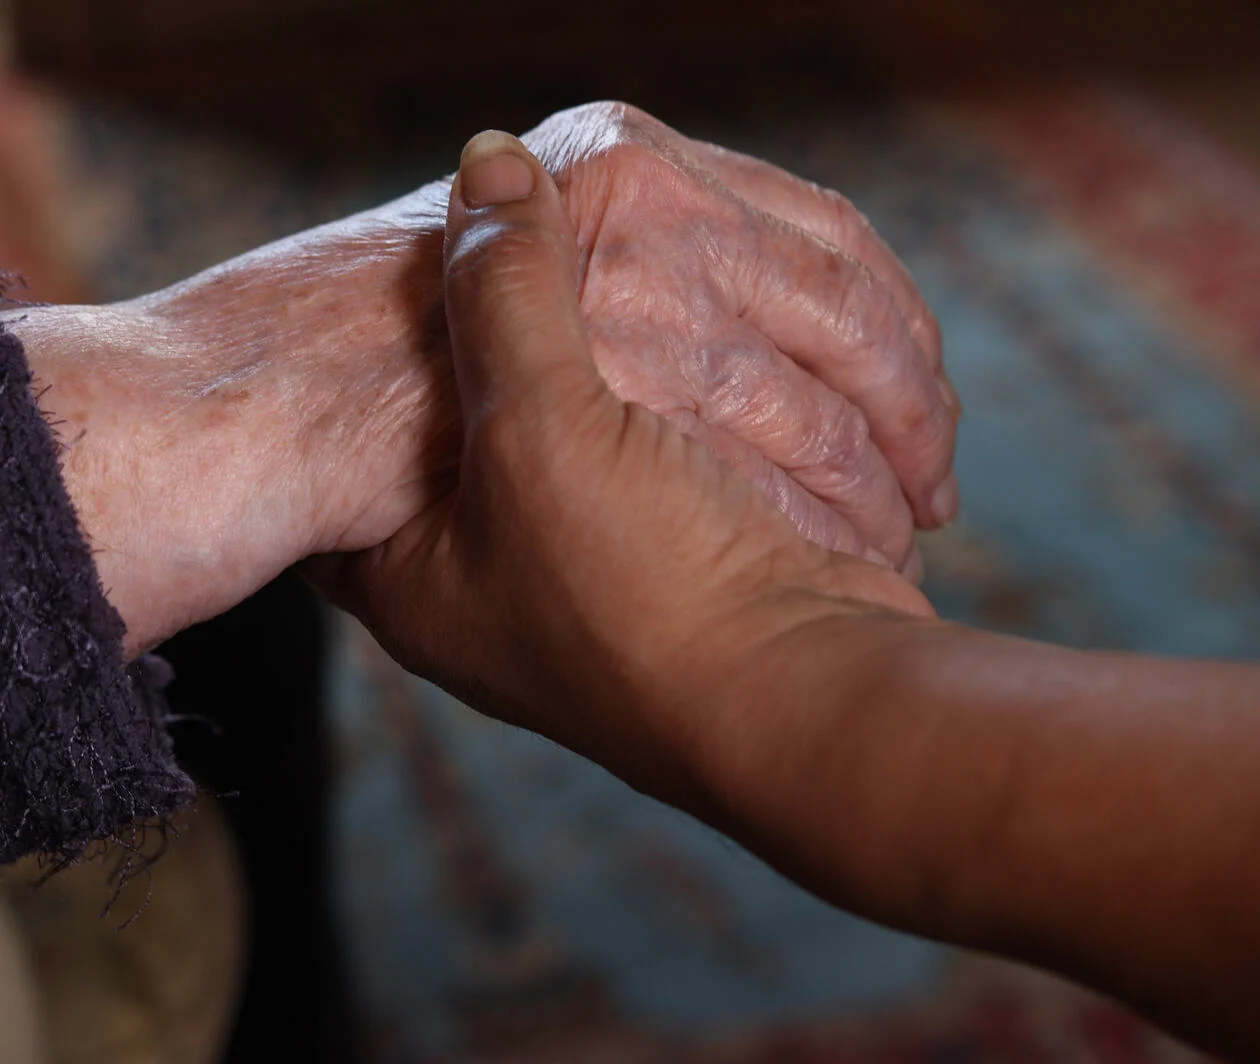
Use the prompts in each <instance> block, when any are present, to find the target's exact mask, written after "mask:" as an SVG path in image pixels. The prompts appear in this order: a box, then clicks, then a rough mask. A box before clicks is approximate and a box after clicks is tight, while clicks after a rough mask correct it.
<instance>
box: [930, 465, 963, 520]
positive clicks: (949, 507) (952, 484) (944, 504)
mask: <svg viewBox="0 0 1260 1064" xmlns="http://www.w3.org/2000/svg"><path fill="white" fill-rule="evenodd" d="M931 505H932V516H933V517H934V518H935V519H936V523H937V524H939V525H947V524H949V523H950V522H951V521H952V520H953V519H954V518H955V517H957V516H958V476H957V475H956V474H954V473H950V475H949V476H948V477H946V478H945V480H943V481H942V482H941V483H940V484H939V485H937V488H936V491H934V492H933V493H932V504H931Z"/></svg>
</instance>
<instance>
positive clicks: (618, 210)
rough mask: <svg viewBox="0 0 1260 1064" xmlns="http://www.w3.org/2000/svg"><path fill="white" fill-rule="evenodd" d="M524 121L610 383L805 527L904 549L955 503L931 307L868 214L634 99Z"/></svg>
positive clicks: (843, 544)
mask: <svg viewBox="0 0 1260 1064" xmlns="http://www.w3.org/2000/svg"><path fill="white" fill-rule="evenodd" d="M523 139H524V141H525V143H526V144H527V145H528V146H529V148H530V150H531V151H533V152H534V154H535V155H537V156H538V157H539V158H540V160H541V161H542V162H543V163H544V165H546V166H547V168H548V169H549V170H550V171H551V172H552V173H553V174H555V175H558V178H559V185H560V188H561V190H562V192H563V194H564V197H565V200H566V204H567V206H568V209H569V212H570V216H571V218H572V220H573V223H574V226H575V229H576V231H577V236H578V246H579V249H580V252H581V255H582V275H581V278H580V282H579V283H580V286H581V287H580V293H581V306H582V310H583V314H584V317H585V320H586V322H587V328H588V332H589V336H590V340H591V346H592V351H593V354H594V357H595V361H596V365H597V366H598V367H599V369H600V372H601V374H602V375H603V376H604V378H605V380H606V381H607V382H608V383H609V384H610V386H611V387H612V389H613V391H614V392H615V393H616V394H617V395H618V396H619V397H620V398H622V399H624V400H628V401H633V402H638V403H641V404H642V405H644V406H647V407H648V408H649V409H651V410H653V411H655V412H657V413H659V414H663V415H665V416H666V417H668V418H669V419H670V420H672V421H674V422H675V423H676V424H677V425H679V426H680V427H682V428H683V429H684V430H685V431H687V432H688V433H689V434H692V435H695V436H697V437H699V438H700V439H702V440H704V441H705V442H707V443H709V444H710V445H711V446H712V447H713V449H714V450H716V451H717V452H718V453H719V454H720V455H722V456H723V457H724V458H726V459H727V460H728V461H729V462H731V463H732V464H733V465H735V466H736V467H737V468H739V469H740V470H741V471H742V472H743V473H745V475H747V476H749V477H750V478H751V479H753V480H754V481H755V482H756V483H757V484H758V485H760V486H761V487H762V488H763V490H765V491H766V492H767V494H769V495H770V496H771V498H773V499H774V500H775V501H776V502H777V503H778V505H779V506H780V508H782V509H783V510H784V511H785V512H786V513H787V514H788V515H789V516H790V517H791V518H792V519H793V520H794V521H795V522H796V524H797V525H798V527H799V528H800V529H801V530H802V532H803V533H804V534H805V535H806V536H807V537H808V538H810V539H812V540H814V541H816V542H818V543H821V544H823V545H824V546H828V547H831V548H834V549H838V550H843V551H846V552H848V553H861V552H862V551H863V550H864V549H866V548H871V547H873V548H874V549H875V550H877V551H879V552H880V553H881V554H883V555H885V556H886V557H888V558H889V559H891V560H892V561H893V562H894V563H896V564H898V565H904V564H906V563H907V562H912V548H913V543H912V540H911V532H912V530H913V527H914V525H915V524H916V523H917V524H918V525H919V526H920V527H923V528H935V527H937V526H939V525H940V524H943V523H945V522H946V521H948V520H951V519H952V518H953V517H954V515H955V513H956V507H957V492H956V486H955V484H954V482H953V480H952V479H951V461H952V457H953V442H954V426H955V419H956V414H957V411H958V405H957V399H956V397H955V395H954V392H953V389H952V388H951V387H950V385H949V383H948V381H947V379H946V377H945V375H944V371H943V367H942V364H941V342H940V334H939V330H938V328H937V325H936V322H935V319H934V318H933V317H932V315H931V313H930V311H929V310H928V309H927V307H926V305H925V304H924V302H923V300H922V297H921V296H920V295H919V294H918V291H917V289H916V288H915V287H914V284H913V282H912V281H911V279H910V277H909V276H908V274H907V273H906V271H905V269H904V267H903V266H902V265H901V264H900V262H898V260H897V259H896V257H895V256H894V255H893V254H892V253H891V252H890V251H889V250H888V248H887V247H886V246H885V245H884V244H883V242H882V241H881V240H880V239H879V237H878V236H877V235H876V234H875V233H874V231H873V230H872V229H871V227H870V225H869V224H868V223H867V221H866V219H865V218H864V217H862V215H861V214H859V213H858V211H857V210H856V209H855V208H854V207H853V206H852V205H851V204H850V203H849V202H848V201H847V200H845V199H844V198H843V197H841V196H839V195H837V194H836V193H833V192H830V191H827V190H824V189H820V188H818V187H816V186H813V185H811V184H808V183H806V182H804V181H801V180H800V179H798V178H795V177H792V176H791V175H789V174H786V173H784V172H783V171H780V170H778V169H776V168H774V167H772V166H770V165H769V164H767V163H764V162H761V161H759V160H755V159H750V158H748V157H746V156H742V155H738V154H736V153H733V152H728V151H725V150H723V149H721V148H717V147H715V146H713V145H709V144H704V143H700V142H697V141H692V140H688V139H687V138H685V137H682V136H680V135H679V134H678V133H676V132H674V131H673V130H671V129H669V128H668V127H667V126H664V125H662V124H661V123H660V122H658V121H656V120H655V119H653V118H651V117H650V116H648V115H645V114H643V113H642V112H640V111H636V110H634V109H633V108H627V107H625V106H624V105H619V104H611V105H608V104H599V105H593V106H591V107H588V108H581V109H578V110H577V111H573V112H566V113H564V114H561V115H558V116H556V117H554V118H552V119H550V120H548V121H547V122H545V123H543V125H541V126H540V127H538V128H537V129H536V130H534V131H533V132H531V133H529V134H527V135H526V136H525V137H524V138H523ZM938 491H939V493H940V495H939V497H938V499H937V503H936V506H935V507H934V506H933V498H934V495H935V494H936V493H937V492H938ZM934 511H935V512H934ZM912 564H917V563H913V562H912Z"/></svg>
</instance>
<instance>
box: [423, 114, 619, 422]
mask: <svg viewBox="0 0 1260 1064" xmlns="http://www.w3.org/2000/svg"><path fill="white" fill-rule="evenodd" d="M577 277H578V266H577V244H576V240H575V237H574V234H573V225H572V223H571V222H570V220H569V215H568V211H567V210H566V209H565V207H564V204H563V202H562V201H561V199H560V193H559V191H558V190H557V188H556V185H555V182H554V181H552V179H551V175H550V174H548V173H547V171H546V170H545V169H544V168H543V166H542V164H541V163H539V162H538V160H537V159H535V158H534V156H533V155H531V154H530V152H529V149H527V148H526V147H525V145H524V144H522V143H521V142H520V141H519V140H517V139H516V138H515V137H513V136H511V135H509V134H507V133H501V132H498V131H497V130H489V131H487V132H485V133H479V134H478V135H477V136H475V137H473V139H472V140H470V141H469V142H468V144H467V145H466V146H465V148H464V152H463V155H462V157H461V158H460V165H459V175H458V177H457V178H456V180H455V183H454V186H453V188H452V189H451V198H450V206H449V207H448V213H447V223H446V248H445V281H446V320H447V327H448V329H449V332H450V338H451V348H452V357H453V359H454V364H455V375H456V380H457V382H458V385H459V394H460V403H461V406H462V407H463V411H464V422H465V426H466V427H467V429H471V428H472V427H473V426H474V424H475V423H476V422H477V421H478V420H479V418H480V417H481V416H483V415H484V414H485V413H486V412H487V411H489V410H492V409H494V408H496V407H500V406H501V405H502V404H503V403H504V402H505V401H506V402H512V401H515V400H520V399H525V398H530V397H531V396H532V397H534V398H538V399H542V398H543V395H544V393H547V394H550V395H552V396H554V397H555V398H557V399H559V398H561V397H563V396H564V395H566V394H569V393H570V392H571V390H572V389H574V388H577V389H579V390H583V389H589V390H591V391H592V392H595V391H602V390H603V383H602V381H601V380H600V378H599V375H598V373H597V372H596V370H595V366H594V364H593V363H592V361H591V357H590V354H589V352H588V349H587V344H586V331H585V328H584V326H583V324H582V317H581V312H580V309H579V306H578V297H577ZM541 405H542V406H543V407H545V406H546V403H545V402H544V403H543V404H541Z"/></svg>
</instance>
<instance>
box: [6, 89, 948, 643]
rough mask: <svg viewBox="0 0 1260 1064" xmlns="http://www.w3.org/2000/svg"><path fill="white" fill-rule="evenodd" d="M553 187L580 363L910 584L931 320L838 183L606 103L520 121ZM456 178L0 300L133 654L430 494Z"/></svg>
mask: <svg viewBox="0 0 1260 1064" xmlns="http://www.w3.org/2000/svg"><path fill="white" fill-rule="evenodd" d="M526 139H527V140H528V142H529V143H530V144H531V145H532V146H533V147H534V149H535V150H536V151H537V152H538V153H539V155H540V156H541V157H542V158H544V159H546V160H547V161H548V165H549V166H550V167H551V168H552V170H553V172H554V173H555V174H556V176H557V179H558V180H559V181H560V183H561V184H562V186H563V187H564V196H565V202H566V206H567V209H568V211H569V214H570V218H571V220H572V222H573V225H574V226H575V228H576V230H577V232H578V233H579V234H580V236H579V247H580V249H581V257H582V266H581V284H582V297H581V299H582V306H583V313H584V316H585V319H586V321H587V324H588V327H589V329H590V336H591V346H592V352H593V354H594V357H595V358H596V361H597V363H598V365H599V368H600V371H601V372H602V373H603V374H604V376H605V378H606V379H607V380H608V382H609V384H610V386H611V387H612V388H613V389H614V391H615V392H616V393H617V394H618V395H620V396H622V397H623V398H625V399H628V400H634V401H637V402H641V403H643V404H644V405H646V406H648V407H650V408H651V409H653V410H656V411H658V412H659V413H661V414H662V415H663V416H666V417H668V418H670V419H671V421H673V422H674V423H675V424H677V425H679V426H681V427H682V428H683V429H684V430H685V431H687V432H688V433H690V434H691V435H693V436H695V437H697V438H700V439H703V440H704V441H705V442H706V443H707V444H709V445H710V446H711V447H712V448H714V449H715V450H716V451H717V452H718V453H720V454H722V455H723V457H724V458H726V459H727V460H728V461H729V462H730V463H731V464H732V465H734V466H735V467H737V468H738V469H740V470H741V472H742V473H744V475H745V476H747V477H748V478H749V479H751V480H753V481H754V482H756V483H757V484H758V485H759V486H761V487H762V489H763V491H765V492H766V493H767V494H768V495H769V496H770V497H771V498H773V499H774V500H775V502H776V503H777V504H778V505H779V506H780V507H781V508H782V509H783V510H784V511H785V512H786V513H788V514H789V515H790V516H791V517H792V519H793V520H794V521H795V522H796V524H797V526H798V527H799V528H800V529H801V531H802V532H803V533H804V534H805V535H806V536H807V537H808V538H810V539H813V540H815V541H817V542H820V543H823V544H825V545H827V546H828V547H832V548H835V549H839V550H845V551H850V552H853V553H865V554H867V556H869V557H875V558H883V559H886V560H887V561H888V562H890V563H891V564H893V565H895V566H898V567H900V568H901V569H902V570H903V571H905V572H907V573H909V574H910V575H911V576H917V574H918V573H919V572H920V571H921V562H920V560H919V556H918V553H917V550H916V549H915V547H914V544H913V539H912V532H913V529H914V527H915V525H916V524H917V525H918V526H920V527H924V528H931V527H937V526H939V525H940V524H942V523H944V522H946V521H948V520H951V519H952V518H953V517H954V515H955V514H956V512H957V507H958V493H957V485H956V481H955V479H954V477H953V473H952V469H951V465H952V460H953V444H954V429H955V424H956V420H957V415H958V406H957V399H956V397H955V396H954V393H953V389H952V388H951V387H950V385H949V382H948V380H947V378H946V377H945V374H944V370H943V369H942V366H941V352H940V338H939V334H938V331H937V328H936V323H935V321H934V320H933V318H932V316H931V314H930V313H929V311H928V310H927V307H926V306H925V305H924V303H923V300H922V298H921V297H920V296H919V294H918V292H917V291H916V289H915V287H914V285H913V283H912V281H911V280H910V278H909V275H908V274H907V273H906V271H905V269H904V268H903V267H902V266H901V264H900V263H899V262H898V261H897V259H896V258H895V257H894V256H893V255H892V253H891V252H890V251H889V250H888V249H887V248H886V247H885V246H884V245H883V244H882V242H881V241H880V240H879V238H878V237H877V236H876V235H875V234H874V232H873V231H872V230H871V229H870V226H869V225H867V223H866V221H865V219H863V218H862V216H861V215H860V214H858V212H857V211H856V210H854V208H853V207H852V205H851V204H849V203H848V202H847V201H846V200H844V199H843V197H841V196H839V195H838V194H836V193H834V192H830V191H828V190H825V189H820V188H818V187H816V186H814V185H811V184H809V183H808V182H805V181H801V180H800V179H798V178H795V177H792V176H791V175H789V174H786V173H784V172H782V171H780V170H777V169H776V168H774V167H771V166H769V165H768V164H765V163H761V162H759V161H757V160H753V159H748V158H746V157H744V156H740V155H736V154H734V153H730V152H725V151H723V150H721V149H719V148H716V147H714V146H712V145H708V144H703V143H700V142H698V141H693V140H690V139H688V138H686V137H684V136H682V135H680V134H679V133H677V132H675V131H674V130H672V129H669V128H668V127H667V126H664V125H662V124H661V123H660V122H657V121H656V120H655V119H653V118H651V117H650V116H648V115H646V114H644V113H643V112H641V111H638V110H635V109H634V108H631V107H628V106H626V105H624V104H591V105H588V106H586V107H582V108H577V109H575V110H572V111H567V112H563V113H561V114H559V115H556V116H554V117H552V118H550V119H548V120H547V121H546V122H544V123H543V124H542V125H541V126H539V127H538V128H537V129H535V130H533V131H532V132H531V133H529V134H527V135H526ZM449 187H450V183H449V181H440V182H436V183H435V184H433V185H430V186H426V187H425V188H422V189H420V190H419V191H417V192H415V193H414V194H412V195H410V196H407V197H404V198H403V199H401V200H399V201H397V202H395V203H390V204H386V205H385V206H382V207H379V208H376V209H374V210H370V211H367V212H365V213H363V214H361V215H357V216H355V217H352V218H348V219H345V220H343V221H340V222H336V223H333V224H331V225H328V226H324V227H322V228H319V229H315V230H312V231H310V232H307V233H302V234H299V235H297V236H295V237H291V238H289V239H288V240H284V241H281V242H280V243H278V244H275V245H272V246H270V247H266V248H261V249H259V250H257V251H254V252H251V253H249V254H246V255H243V256H241V257H240V258H238V259H235V260H233V261H231V262H228V263H225V264H223V265H221V266H218V267H215V268H214V269H211V270H208V271H206V272H205V273H203V274H200V275H198V276H197V277H194V278H191V279H189V280H188V281H185V282H183V283H181V284H177V285H175V286H173V287H171V288H169V289H166V290H164V291H161V292H157V293H154V294H153V295H150V296H146V297H144V298H140V299H136V300H132V301H130V302H126V303H121V304H115V305H113V306H108V307H51V308H45V309H39V310H23V311H18V310H15V311H9V312H6V313H5V314H4V316H3V317H4V319H5V320H6V321H7V322H8V323H9V325H10V327H11V328H12V329H13V330H14V331H15V332H17V333H18V334H19V336H20V337H21V338H22V340H23V341H24V343H25V345H26V348H27V354H28V357H29V358H30V361H31V364H32V367H33V369H34V371H35V373H36V375H37V377H38V378H39V381H40V384H41V386H47V387H48V390H47V392H46V393H45V394H44V397H43V400H42V401H43V403H44V407H45V409H46V411H47V412H48V413H49V415H50V416H51V417H53V418H54V419H57V420H59V421H61V422H62V425H61V429H60V433H61V436H62V438H63V440H64V441H66V442H67V443H68V444H69V447H68V450H67V451H66V455H65V461H64V468H65V475H66V479H67V482H68V485H69V487H70V490H71V493H72V495H73V496H74V499H75V502H76V504H77V506H78V509H79V515H80V519H81V522H82V524H83V526H84V529H85V531H86V533H87V534H88V536H89V538H90V539H91V541H92V545H93V548H94V550H95V552H96V560H97V565H98V568H99V569H100V572H101V577H102V580H103V582H104V585H105V586H106V588H107V589H108V591H109V593H110V598H111V600H112V601H113V602H114V604H115V605H116V606H117V607H118V609H119V611H120V612H121V613H122V615H123V617H124V619H125V621H126V622H127V628H128V652H129V653H135V652H137V651H139V650H141V649H143V648H145V647H148V646H152V645H153V644H155V643H157V642H159V641H160V640H161V639H162V638H164V637H165V636H168V635H170V634H172V633H174V632H176V631H178V630H180V629H181V628H183V627H186V626H187V625H189V624H192V623H194V622H195V621H198V620H202V619H204V618H207V617H210V616H213V615H215V614H217V613H219V612H221V611H222V610H224V609H226V608H228V607H229V606H231V605H232V604H233V603H235V602H237V601H240V600H241V599H242V598H244V597H245V596H246V595H248V594H249V593H250V592H252V591H254V590H255V589H257V588H258V587H260V586H261V585H262V584H264V583H266V582H267V581H268V580H269V579H271V578H272V577H274V576H275V575H276V574H277V573H279V572H280V571H281V570H282V569H284V568H286V567H287V566H289V565H292V564H293V563H294V562H296V561H298V560H299V559H301V558H303V557H306V556H307V555H310V554H314V553H321V552H327V551H335V550H354V549H360V548H364V547H368V546H371V545H372V544H375V543H378V542H380V541H381V540H383V539H385V538H386V537H387V536H389V535H390V534H391V533H392V532H394V531H395V530H396V529H397V528H398V527H399V526H400V525H401V524H402V523H403V522H404V521H405V520H407V519H409V518H411V517H413V516H414V515H415V514H417V513H423V512H425V511H427V510H430V509H431V508H433V507H434V506H435V505H437V504H439V503H440V502H441V500H442V499H443V498H444V497H445V495H446V492H447V491H448V489H449V485H450V483H451V482H452V480H453V479H454V477H455V473H456V467H457V463H458V444H459V403H458V397H457V396H456V394H455V392H454V388H453V382H452V379H451V369H450V355H449V351H448V350H447V340H446V330H445V327H444V324H443V322H442V277H441V264H442V233H443V227H444V225H445V220H446V200H447V195H448V192H449Z"/></svg>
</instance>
